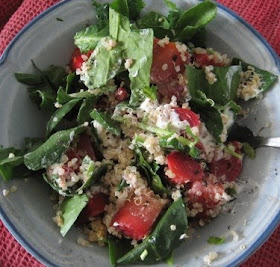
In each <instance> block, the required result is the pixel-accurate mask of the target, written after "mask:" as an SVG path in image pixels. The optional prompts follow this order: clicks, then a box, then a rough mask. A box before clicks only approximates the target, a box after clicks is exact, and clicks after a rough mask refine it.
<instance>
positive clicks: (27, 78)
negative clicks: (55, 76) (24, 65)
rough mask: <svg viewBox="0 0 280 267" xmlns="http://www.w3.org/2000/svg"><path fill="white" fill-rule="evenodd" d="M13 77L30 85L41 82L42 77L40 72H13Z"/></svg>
mask: <svg viewBox="0 0 280 267" xmlns="http://www.w3.org/2000/svg"><path fill="white" fill-rule="evenodd" d="M15 77H16V79H17V81H18V82H20V83H23V84H26V85H30V86H37V85H41V84H42V83H43V78H42V76H41V75H40V74H28V73H15Z"/></svg>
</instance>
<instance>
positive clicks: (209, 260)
mask: <svg viewBox="0 0 280 267" xmlns="http://www.w3.org/2000/svg"><path fill="white" fill-rule="evenodd" d="M218 256H219V255H218V253H217V252H215V251H212V252H209V253H208V254H207V255H205V256H204V257H203V261H204V262H205V263H207V264H208V265H210V264H211V263H212V262H213V261H214V260H215V259H217V258H218Z"/></svg>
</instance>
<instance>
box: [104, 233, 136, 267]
mask: <svg viewBox="0 0 280 267" xmlns="http://www.w3.org/2000/svg"><path fill="white" fill-rule="evenodd" d="M130 243H131V241H130V240H129V239H125V238H123V239H119V238H117V237H114V236H111V235H110V236H109V238H108V246H109V258H110V263H111V264H112V265H113V266H115V265H116V263H117V260H118V259H119V258H121V257H122V256H123V255H124V254H126V253H127V252H128V251H130V250H131V249H132V245H131V244H130Z"/></svg>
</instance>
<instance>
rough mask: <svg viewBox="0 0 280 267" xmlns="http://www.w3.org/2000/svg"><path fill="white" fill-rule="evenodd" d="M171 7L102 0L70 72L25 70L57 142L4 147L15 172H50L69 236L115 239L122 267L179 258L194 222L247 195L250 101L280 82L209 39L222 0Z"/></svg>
mask: <svg viewBox="0 0 280 267" xmlns="http://www.w3.org/2000/svg"><path fill="white" fill-rule="evenodd" d="M165 3H166V5H167V6H168V7H169V8H170V11H169V13H168V16H163V15H161V14H159V13H156V12H153V11H152V12H149V13H146V14H144V15H143V16H140V12H141V10H142V9H143V8H144V5H145V4H144V2H143V1H142V0H137V1H129V0H114V1H113V2H112V3H110V4H99V3H97V2H96V1H93V6H94V7H95V9H96V14H97V18H98V23H97V24H94V25H90V26H88V27H87V28H85V29H83V30H81V31H79V32H77V33H76V35H75V37H74V43H75V45H76V49H75V51H74V52H73V54H72V57H71V59H70V63H69V65H68V66H67V67H66V68H63V67H59V66H54V65H52V66H50V67H49V68H47V69H45V70H41V69H39V68H38V67H37V66H36V64H35V63H34V62H33V61H32V64H33V66H34V69H35V71H36V72H35V73H34V74H24V73H16V74H15V76H16V78H17V80H18V81H19V82H21V83H23V84H26V85H28V92H29V96H30V98H31V100H32V101H33V102H34V103H35V104H36V105H37V106H38V107H39V109H41V110H42V111H44V112H45V113H50V119H49V121H48V122H47V126H46V136H45V138H43V139H42V138H25V147H24V148H23V149H16V148H14V147H10V148H3V147H1V151H0V152H1V154H0V155H1V162H0V172H1V175H2V177H3V179H4V180H9V179H11V178H12V177H19V176H22V177H29V176H37V177H42V179H44V180H45V181H46V183H47V184H48V185H49V186H50V187H51V188H52V190H53V194H52V196H51V198H52V200H53V202H54V207H55V209H56V214H55V215H54V218H53V220H54V222H55V223H56V224H57V225H58V226H59V227H60V233H61V235H62V236H65V235H66V234H67V232H68V231H69V230H70V228H71V227H72V226H73V225H76V226H78V227H82V228H83V230H84V233H85V238H84V239H83V238H80V239H79V240H78V242H79V243H80V244H81V245H85V246H88V245H89V244H90V243H91V242H97V243H98V244H99V245H101V246H103V245H106V246H108V248H109V255H110V262H111V263H112V264H114V265H115V264H118V265H121V264H154V263H157V262H159V261H163V260H167V261H168V262H172V252H173V250H174V249H175V248H177V247H178V246H180V244H181V243H182V242H184V241H185V239H187V237H188V229H189V228H190V227H196V226H203V225H205V224H206V223H209V222H211V220H212V219H213V218H215V217H216V216H217V215H218V214H219V213H220V212H221V208H222V206H223V205H224V204H226V203H227V202H229V201H232V200H233V199H234V198H235V197H236V193H237V185H236V180H237V179H238V176H239V174H240V172H241V170H242V159H243V157H244V155H245V154H246V155H248V156H249V157H252V158H253V157H254V149H253V148H252V147H251V146H250V142H244V138H243V139H240V138H238V135H237V134H236V132H239V133H240V131H244V129H245V128H244V127H243V126H240V125H238V124H237V123H236V121H237V119H238V117H240V116H244V114H245V113H246V112H245V111H244V110H243V109H242V107H241V103H242V102H244V101H248V100H251V99H253V98H260V97H262V95H263V93H264V92H265V91H267V90H268V89H269V88H271V86H272V85H273V83H274V82H275V81H276V79H277V76H275V75H273V74H272V73H269V72H267V71H265V70H261V69H259V68H257V67H256V66H253V65H251V64H248V63H245V62H244V61H242V60H241V59H237V58H233V59H231V58H229V57H228V56H227V55H223V54H221V53H219V52H218V51H215V50H214V49H212V48H208V47H206V46H205V36H206V29H205V26H206V25H207V24H208V23H209V22H210V21H211V20H212V19H214V17H215V15H216V5H215V4H214V3H212V2H210V1H204V2H202V3H200V4H198V5H197V6H194V7H192V8H190V9H188V10H180V9H178V8H177V7H176V5H175V4H174V3H172V2H171V1H168V0H165ZM246 131H247V132H248V131H249V130H248V129H246ZM38 179H40V178H38ZM214 239H215V238H214ZM216 239H217V238H216ZM216 239H215V240H216ZM216 241H217V240H216ZM216 241H215V242H216ZM217 242H221V240H220V239H218V241H217Z"/></svg>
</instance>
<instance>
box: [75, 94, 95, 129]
mask: <svg viewBox="0 0 280 267" xmlns="http://www.w3.org/2000/svg"><path fill="white" fill-rule="evenodd" d="M97 99H98V98H97V97H95V96H92V97H89V98H86V99H84V100H83V103H82V105H81V107H80V109H79V112H78V115H77V122H78V123H79V124H82V123H84V122H88V121H90V120H91V117H90V112H91V111H92V109H93V106H94V104H95V103H96V101H97Z"/></svg>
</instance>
